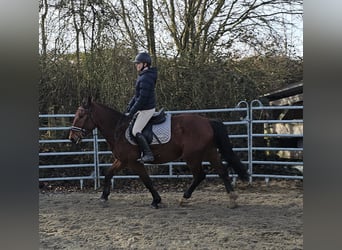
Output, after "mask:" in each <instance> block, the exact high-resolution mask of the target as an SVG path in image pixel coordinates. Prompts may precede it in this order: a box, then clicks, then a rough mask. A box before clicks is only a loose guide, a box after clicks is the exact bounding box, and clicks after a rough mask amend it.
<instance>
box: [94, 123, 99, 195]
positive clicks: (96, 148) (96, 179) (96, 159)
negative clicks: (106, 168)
mask: <svg viewBox="0 0 342 250" xmlns="http://www.w3.org/2000/svg"><path fill="white" fill-rule="evenodd" d="M93 138H94V142H93V145H94V190H96V189H97V188H99V187H100V171H99V144H98V136H97V128H95V129H94V130H93Z"/></svg>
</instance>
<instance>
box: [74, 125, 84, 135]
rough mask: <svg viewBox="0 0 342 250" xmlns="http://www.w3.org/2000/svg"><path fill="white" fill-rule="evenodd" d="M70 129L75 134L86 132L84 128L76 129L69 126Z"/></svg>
mask: <svg viewBox="0 0 342 250" xmlns="http://www.w3.org/2000/svg"><path fill="white" fill-rule="evenodd" d="M70 129H71V130H72V131H75V132H82V134H85V133H86V132H87V131H86V130H85V129H84V128H79V127H76V126H71V128H70Z"/></svg>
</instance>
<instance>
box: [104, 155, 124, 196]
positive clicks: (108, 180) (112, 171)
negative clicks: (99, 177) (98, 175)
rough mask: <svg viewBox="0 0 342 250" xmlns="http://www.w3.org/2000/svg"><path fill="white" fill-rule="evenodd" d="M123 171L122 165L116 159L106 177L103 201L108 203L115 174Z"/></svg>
mask: <svg viewBox="0 0 342 250" xmlns="http://www.w3.org/2000/svg"><path fill="white" fill-rule="evenodd" d="M120 169H122V163H121V161H119V160H118V159H115V160H114V162H113V164H112V166H111V167H110V168H109V169H108V170H107V173H106V175H105V179H104V184H103V192H102V195H101V200H102V201H107V200H108V196H109V194H110V187H111V180H112V178H113V176H114V174H115V172H117V171H119V170H120Z"/></svg>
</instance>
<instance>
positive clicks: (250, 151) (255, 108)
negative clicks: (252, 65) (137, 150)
mask: <svg viewBox="0 0 342 250" xmlns="http://www.w3.org/2000/svg"><path fill="white" fill-rule="evenodd" d="M274 110H276V111H277V112H279V111H283V112H288V111H289V110H299V111H301V112H302V110H303V106H263V105H262V104H261V103H260V102H259V101H258V100H254V101H252V102H251V103H247V102H245V101H241V102H239V103H238V104H237V106H236V107H235V108H224V109H204V110H180V111H166V113H170V114H180V113H201V114H205V115H208V116H210V114H215V115H216V116H224V117H227V118H225V119H226V120H223V123H224V124H225V125H226V126H227V127H228V131H234V132H235V133H229V137H230V139H231V140H236V141H237V143H233V144H234V146H236V147H234V149H233V150H234V151H235V152H237V153H238V154H240V155H239V156H240V158H241V160H242V163H244V164H246V165H247V166H248V171H249V173H250V174H251V178H250V182H252V181H253V178H264V179H265V181H268V180H269V179H270V178H283V179H303V175H285V174H274V173H265V174H260V173H257V172H255V168H257V167H258V166H264V167H265V166H271V168H274V169H277V168H284V167H285V166H286V167H291V166H296V167H298V166H299V167H301V168H303V160H302V157H299V158H298V159H283V158H277V159H274V156H275V155H276V153H277V152H289V153H295V152H297V154H299V155H302V153H303V147H302V146H301V145H300V143H299V145H296V146H293V145H291V146H279V145H274V143H275V141H276V140H278V141H276V143H278V144H279V140H282V139H284V138H285V139H292V140H293V139H296V140H297V141H299V142H302V140H303V133H298V132H297V133H294V132H291V131H290V132H287V133H269V132H268V131H267V130H266V129H267V128H269V127H270V126H274V125H277V124H278V125H284V126H287V127H290V126H299V127H301V128H302V127H303V119H298V118H296V119H283V120H281V119H274V118H273V119H265V117H264V116H265V114H267V113H268V114H269V113H272V112H273V111H274ZM73 117H74V115H73V114H42V115H39V121H40V127H39V131H40V138H39V145H40V152H39V176H40V177H39V181H79V182H80V186H81V188H82V187H83V184H84V181H85V180H91V181H93V182H94V188H95V189H96V188H98V187H99V186H100V180H101V179H103V178H104V176H103V175H102V174H101V173H102V171H101V170H103V169H104V168H107V167H109V166H111V159H110V157H111V151H109V150H108V148H107V146H106V142H105V140H104V139H103V138H102V136H101V135H99V134H98V131H97V129H94V130H93V133H92V135H91V136H89V137H88V138H85V139H84V140H83V141H82V143H83V144H86V145H87V146H86V147H76V146H75V145H72V144H71V142H70V141H69V140H68V139H67V134H68V131H69V129H70V126H68V125H69V124H70V125H71V123H72V119H73ZM259 118H260V119H259ZM261 118H262V119H261ZM260 126H261V127H260ZM301 131H302V130H301ZM260 140H261V141H262V143H261V144H262V145H255V144H258V143H259V144H260ZM55 145H57V146H55ZM58 149H59V150H61V151H58ZM260 154H261V155H262V156H260ZM49 157H50V158H51V159H50V158H49ZM268 158H270V159H268ZM56 162H58V163H56ZM145 165H146V167H151V168H153V166H155V165H153V164H145ZM185 165H186V163H185V162H181V161H177V162H169V163H165V164H158V166H163V169H164V170H163V171H161V172H162V173H158V174H156V173H155V172H154V171H152V170H151V171H150V172H151V173H150V174H151V177H152V178H189V177H192V175H191V174H189V173H181V174H180V173H179V172H177V171H176V168H177V166H185ZM203 165H204V166H205V165H209V163H208V162H203ZM53 169H55V171H54V172H52V173H51V171H52V170H53ZM61 169H64V170H68V169H78V170H79V171H80V172H82V174H80V175H79V176H68V174H65V173H64V172H61V171H60V170H61ZM158 169H160V167H159V168H158ZM82 170H84V171H82ZM44 171H45V172H44ZM47 171H49V172H47ZM65 172H67V171H65ZM85 172H86V174H84V173H85ZM231 176H232V178H233V182H235V181H236V177H237V176H236V175H234V174H232V175H231ZM207 177H209V178H216V177H218V175H217V174H216V173H214V174H208V175H207ZM122 178H138V176H137V175H134V174H130V173H123V174H120V175H116V176H114V177H113V179H112V183H113V185H114V180H115V179H122Z"/></svg>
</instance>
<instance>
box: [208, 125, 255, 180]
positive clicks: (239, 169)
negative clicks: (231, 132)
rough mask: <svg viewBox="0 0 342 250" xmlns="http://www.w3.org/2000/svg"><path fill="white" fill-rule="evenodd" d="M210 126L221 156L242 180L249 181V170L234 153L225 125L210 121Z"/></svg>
mask: <svg viewBox="0 0 342 250" xmlns="http://www.w3.org/2000/svg"><path fill="white" fill-rule="evenodd" d="M210 124H211V127H212V128H213V130H214V141H215V144H216V146H217V148H218V149H219V152H220V153H221V156H222V157H223V158H224V159H225V160H226V161H227V162H228V164H229V166H231V167H232V168H233V170H234V172H235V173H236V174H237V175H238V176H239V177H240V179H241V180H243V181H249V174H248V172H247V168H246V167H245V166H244V165H243V164H242V162H241V161H240V159H239V157H238V156H237V155H236V154H235V153H234V151H233V146H232V144H231V142H230V140H229V137H228V134H227V130H226V127H225V125H224V124H223V123H222V122H220V121H217V120H210Z"/></svg>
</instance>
